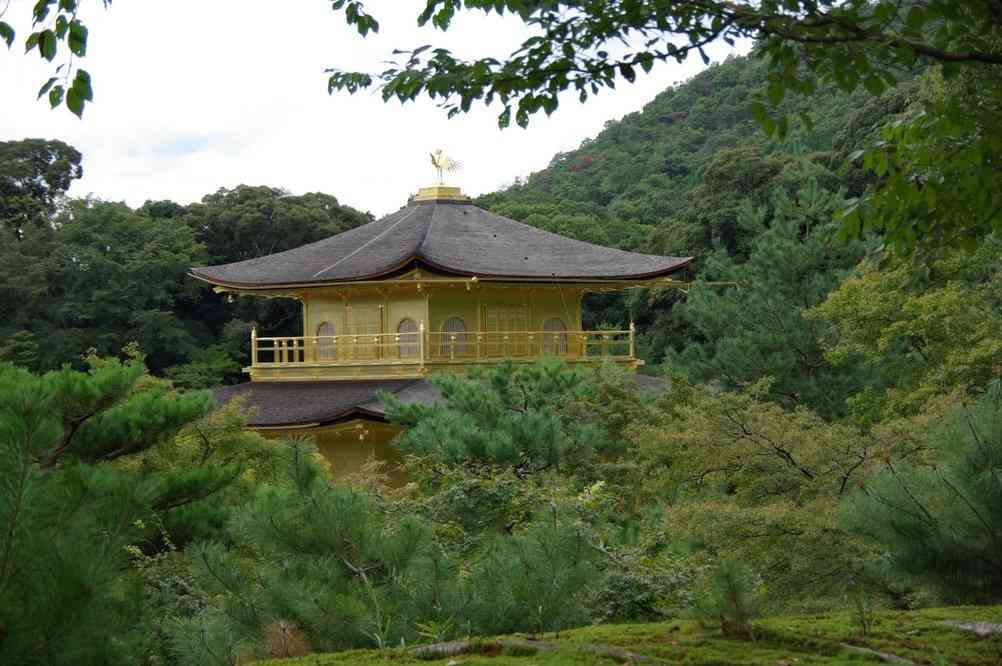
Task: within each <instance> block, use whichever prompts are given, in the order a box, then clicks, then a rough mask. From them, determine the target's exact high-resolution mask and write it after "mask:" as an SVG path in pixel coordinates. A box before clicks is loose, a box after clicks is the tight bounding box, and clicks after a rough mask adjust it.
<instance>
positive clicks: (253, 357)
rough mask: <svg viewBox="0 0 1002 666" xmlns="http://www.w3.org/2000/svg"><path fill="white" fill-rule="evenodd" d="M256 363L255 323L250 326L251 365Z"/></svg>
mask: <svg viewBox="0 0 1002 666" xmlns="http://www.w3.org/2000/svg"><path fill="white" fill-rule="evenodd" d="M255 365H257V325H253V326H251V367H252V368H253V367H254V366H255Z"/></svg>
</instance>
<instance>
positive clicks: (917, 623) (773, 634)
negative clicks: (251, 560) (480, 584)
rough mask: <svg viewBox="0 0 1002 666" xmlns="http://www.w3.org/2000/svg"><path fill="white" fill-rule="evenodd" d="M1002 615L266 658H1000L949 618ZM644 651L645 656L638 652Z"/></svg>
mask: <svg viewBox="0 0 1002 666" xmlns="http://www.w3.org/2000/svg"><path fill="white" fill-rule="evenodd" d="M950 620H952V621H962V622H990V623H997V624H1002V606H977V607H972V606H966V607H965V606H958V607H952V608H938V609H931V610H921V611H896V612H895V611H887V612H879V613H876V614H875V616H874V617H873V626H872V627H871V628H870V630H869V631H868V633H867V634H866V635H865V636H864V635H861V633H860V630H859V628H858V625H857V624H856V623H855V622H854V621H853V618H852V615H851V614H850V613H831V614H825V615H804V616H795V617H777V618H768V619H763V620H760V621H758V622H757V623H756V625H755V627H756V634H757V636H756V640H754V641H750V640H734V639H725V638H723V637H721V635H720V631H719V628H716V627H714V626H712V625H711V624H708V623H701V622H697V621H690V620H686V621H676V622H666V623H660V624H632V625H602V626H594V627H583V628H580V629H573V630H570V631H566V632H561V633H560V634H546V635H543V636H536V637H533V638H534V639H536V640H538V641H539V644H540V645H541V646H542V647H543V649H540V650H535V651H534V650H533V649H532V648H531V647H524V646H523V647H518V646H519V645H521V644H522V643H524V642H525V640H526V639H527V638H528V637H525V636H517V637H506V638H499V639H482V640H481V641H479V642H478V644H477V646H476V649H475V650H474V651H473V653H471V654H462V655H457V656H443V657H440V658H438V659H421V658H419V656H418V655H416V654H415V653H414V651H413V649H411V650H408V649H390V650H382V651H378V650H356V651H351V652H341V653H337V654H322V655H310V656H307V657H301V658H298V659H284V660H273V661H268V662H264V663H266V664H269V665H271V666H279V665H281V666H328V665H330V666H334V665H337V664H359V665H362V666H364V665H366V664H373V665H375V664H382V665H384V666H385V665H387V664H391V665H393V666H398V665H399V666H405V665H409V664H434V663H441V664H443V666H444V665H445V664H448V663H450V662H452V663H453V664H457V665H458V664H464V665H469V666H474V665H477V664H480V665H485V664H490V665H492V666H525V665H526V664H546V665H550V666H557V665H561V664H596V665H597V664H606V665H608V664H613V663H617V662H619V663H652V664H706V665H708V664H721V665H723V664H769V665H770V666H794V665H797V666H801V665H805V666H806V665H809V664H865V663H880V662H881V661H882V660H881V659H880V657H878V656H876V655H863V654H858V653H854V652H852V651H850V650H849V649H847V648H845V647H843V644H850V645H855V646H859V647H865V648H869V649H871V650H874V651H877V652H881V653H885V654H889V655H895V656H897V657H901V658H902V659H905V660H908V661H911V662H914V663H916V664H936V665H938V664H958V665H961V666H975V665H977V666H988V665H1002V635H1000V634H995V635H991V636H986V637H979V636H978V635H976V634H974V633H970V632H967V631H962V630H960V629H957V628H954V627H951V626H948V625H946V624H944V622H945V621H950ZM638 658H639V659H638Z"/></svg>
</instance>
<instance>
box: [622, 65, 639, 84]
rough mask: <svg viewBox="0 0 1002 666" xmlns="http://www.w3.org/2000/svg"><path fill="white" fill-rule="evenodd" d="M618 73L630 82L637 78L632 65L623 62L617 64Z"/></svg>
mask: <svg viewBox="0 0 1002 666" xmlns="http://www.w3.org/2000/svg"><path fill="white" fill-rule="evenodd" d="M619 73H620V74H622V75H623V78H624V79H626V80H627V81H629V82H630V83H633V82H634V81H635V80H636V79H637V73H636V72H634V71H633V67H632V66H630V65H629V64H627V63H625V62H624V63H623V64H621V65H620V66H619Z"/></svg>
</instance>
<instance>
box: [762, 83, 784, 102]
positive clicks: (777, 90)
mask: <svg viewBox="0 0 1002 666" xmlns="http://www.w3.org/2000/svg"><path fill="white" fill-rule="evenodd" d="M766 94H767V95H768V97H769V103H770V104H772V105H773V106H779V104H780V102H782V101H783V97H784V96H785V95H786V88H785V86H783V83H782V82H781V81H780V80H779V79H772V80H771V81H769V86H768V88H767V89H766Z"/></svg>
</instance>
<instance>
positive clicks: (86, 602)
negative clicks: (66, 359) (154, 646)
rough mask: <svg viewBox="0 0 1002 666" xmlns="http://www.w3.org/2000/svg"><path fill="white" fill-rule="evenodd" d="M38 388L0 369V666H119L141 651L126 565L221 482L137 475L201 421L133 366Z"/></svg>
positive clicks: (184, 401)
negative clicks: (140, 464)
mask: <svg viewBox="0 0 1002 666" xmlns="http://www.w3.org/2000/svg"><path fill="white" fill-rule="evenodd" d="M89 366H90V367H89V370H88V371H87V372H78V371H74V370H71V369H69V368H64V369H63V370H59V371H55V372H50V373H47V374H45V375H42V376H38V375H33V374H31V373H29V372H28V371H26V370H24V369H21V368H16V367H14V366H12V365H10V364H0V457H2V459H3V461H4V464H3V465H0V663H17V664H116V663H122V664H131V663H135V662H136V659H137V657H136V651H137V650H138V649H139V646H140V645H141V644H142V643H143V641H145V640H146V638H145V636H144V633H145V632H146V631H148V627H144V626H143V625H142V624H140V620H141V618H142V600H143V590H142V586H141V584H142V581H141V580H140V578H139V577H138V576H135V575H133V573H132V568H131V567H130V557H131V556H130V552H137V550H138V552H142V551H144V550H155V549H156V548H157V547H158V543H157V536H158V534H157V532H156V530H155V529H154V526H155V525H156V524H157V522H158V521H160V519H161V518H164V519H167V520H170V519H171V516H172V513H174V512H177V511H179V510H183V508H185V507H188V506H190V505H191V504H193V503H195V502H198V501H200V500H203V499H205V498H207V497H209V496H211V495H213V494H214V493H216V492H218V491H219V490H220V489H222V488H224V487H225V486H226V484H227V483H228V482H229V481H230V480H232V477H233V469H232V468H230V467H227V466H226V465H220V466H213V467H211V468H203V469H194V470H192V469H179V470H174V471H171V472H163V473H145V474H143V473H137V472H136V471H134V470H133V469H131V468H130V465H129V464H128V461H129V460H130V459H131V458H132V457H134V454H137V453H141V452H144V451H148V450H149V449H151V448H152V447H156V446H158V445H161V444H163V442H165V441H167V440H169V439H170V438H171V437H173V436H174V435H175V433H177V432H178V430H179V429H180V428H182V427H183V426H184V425H185V424H188V423H190V422H192V421H193V420H195V419H197V418H199V417H200V416H202V415H203V414H205V413H206V412H207V410H208V409H209V407H210V404H211V401H210V396H208V395H207V394H203V393H190V394H186V395H177V394H174V393H173V392H171V391H170V390H169V388H168V386H167V385H165V384H164V383H163V382H157V381H154V380H151V379H150V378H149V377H147V376H146V375H145V370H144V366H143V362H142V359H141V358H138V357H133V358H131V359H130V360H128V361H126V362H124V363H123V362H120V361H118V360H102V359H97V358H91V359H89Z"/></svg>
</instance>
